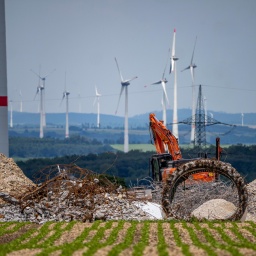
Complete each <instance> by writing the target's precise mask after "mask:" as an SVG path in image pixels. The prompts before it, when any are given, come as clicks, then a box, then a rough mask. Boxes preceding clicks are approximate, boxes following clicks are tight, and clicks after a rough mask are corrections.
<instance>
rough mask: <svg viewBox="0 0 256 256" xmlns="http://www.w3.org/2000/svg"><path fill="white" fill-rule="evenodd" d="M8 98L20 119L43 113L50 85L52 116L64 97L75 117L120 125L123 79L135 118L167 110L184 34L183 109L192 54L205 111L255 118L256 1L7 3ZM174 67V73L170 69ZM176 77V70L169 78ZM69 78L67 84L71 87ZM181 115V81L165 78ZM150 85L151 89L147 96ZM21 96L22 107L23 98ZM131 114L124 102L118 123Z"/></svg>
mask: <svg viewBox="0 0 256 256" xmlns="http://www.w3.org/2000/svg"><path fill="white" fill-rule="evenodd" d="M5 2H6V4H5V9H6V40H7V77H8V96H9V100H11V101H12V107H13V110H15V111H19V110H20V100H21V99H22V102H23V111H24V112H38V109H39V107H38V106H39V97H38V96H37V97H36V98H35V95H36V90H37V86H38V82H39V79H38V77H37V75H36V74H35V73H37V74H40V75H41V76H42V77H44V76H46V82H45V97H46V113H47V112H51V113H62V112H64V111H65V102H62V103H61V99H62V95H63V91H64V90H65V88H66V89H67V90H68V91H69V92H70V96H69V109H70V112H81V113H96V112H97V106H96V104H94V101H95V87H97V89H98V92H99V93H100V94H101V95H102V96H101V97H100V108H101V113H102V114H111V115H114V114H115V112H116V108H117V103H118V98H119V94H120V90H121V84H120V76H119V73H118V70H117V66H116V63H115V58H117V61H118V63H119V67H120V70H121V72H122V75H123V77H124V79H129V78H131V77H134V76H138V78H137V79H135V80H133V81H132V82H131V84H130V85H129V87H128V93H129V107H128V108H129V111H128V112H129V116H135V115H138V114H143V113H147V112H154V111H159V110H161V109H162V105H161V99H162V88H161V86H159V85H150V84H151V83H154V82H156V81H158V80H160V79H161V78H162V74H163V72H164V68H165V65H166V63H167V61H168V60H169V59H170V52H169V48H170V47H171V46H172V39H173V31H174V29H176V56H177V57H178V58H179V60H178V61H177V62H176V63H177V86H178V109H182V108H191V105H192V87H191V85H192V80H191V75H190V71H189V70H186V71H184V72H181V70H183V69H184V68H185V67H187V66H188V65H189V64H190V61H191V56H192V52H193V47H194V43H195V39H196V37H197V43H196V47H195V52H194V62H195V64H196V65H197V68H196V69H195V84H196V85H197V86H196V95H197V93H198V88H199V87H198V85H199V84H201V85H202V86H203V87H202V92H203V95H204V96H205V97H206V107H207V110H209V111H210V110H212V111H222V112H226V113H255V112H256V100H255V98H256V69H255V65H256V30H255V27H256V1H255V0H209V1H205V0H179V1H176V0H44V1H42V0H6V1H5ZM168 65H169V64H168ZM167 69H168V68H167ZM65 77H66V79H65ZM165 77H166V79H167V80H168V83H167V84H166V88H167V94H168V98H169V105H168V109H172V108H173V84H174V77H173V74H171V75H169V73H168V72H166V73H165ZM145 85H150V86H147V87H145ZM20 92H21V95H22V97H21V96H20ZM123 114H124V95H122V97H121V101H120V104H119V108H118V111H117V115H119V116H122V115H123Z"/></svg>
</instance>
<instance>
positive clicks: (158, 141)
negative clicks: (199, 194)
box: [149, 113, 248, 220]
mask: <svg viewBox="0 0 256 256" xmlns="http://www.w3.org/2000/svg"><path fill="white" fill-rule="evenodd" d="M149 121H150V122H149V125H150V130H151V133H152V137H153V140H154V145H155V148H156V153H157V154H154V155H152V157H151V159H150V166H151V173H152V178H153V180H154V181H155V182H157V183H158V182H159V183H160V185H162V207H163V210H164V211H165V213H166V215H167V216H175V214H176V213H177V211H176V210H177V208H175V207H177V200H176V199H175V195H176V193H178V192H177V191H179V188H181V189H182V190H184V191H185V190H187V189H189V191H192V190H190V189H191V187H192V186H198V185H199V184H205V185H207V184H208V185H210V186H208V187H209V188H210V190H211V188H214V187H216V186H218V183H219V184H221V181H222V179H223V180H229V182H230V183H231V184H233V185H232V186H233V187H236V190H235V191H236V192H234V193H236V198H237V204H236V206H237V209H236V211H235V212H234V214H232V215H231V216H230V217H229V218H228V219H229V220H239V219H241V217H242V216H243V214H244V212H245V210H246V207H247V200H248V194H247V189H246V184H245V182H244V180H243V178H242V177H241V175H240V174H239V173H238V172H237V171H236V169H235V168H233V167H232V166H231V165H230V164H229V163H225V162H222V161H220V159H219V158H220V153H221V147H220V144H219V138H217V139H216V158H211V159H210V158H206V157H204V158H201V157H199V158H194V159H183V158H182V154H181V151H180V148H179V143H178V140H177V138H176V137H175V136H174V135H173V134H172V133H171V131H169V130H168V129H167V128H166V126H165V125H164V124H163V122H162V121H161V120H158V119H157V118H156V116H155V114H153V113H151V114H150V115H149ZM211 182H212V184H210V183H211ZM180 186H181V187H180ZM190 193H192V192H190ZM178 195H179V194H178ZM182 197H183V194H182ZM175 200H176V201H175ZM175 202H176V206H175V207H174V205H175ZM180 203H181V201H179V200H178V208H179V209H180V205H179V204H180ZM176 216H177V214H176Z"/></svg>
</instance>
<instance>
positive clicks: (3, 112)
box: [0, 0, 9, 157]
mask: <svg viewBox="0 0 256 256" xmlns="http://www.w3.org/2000/svg"><path fill="white" fill-rule="evenodd" d="M0 153H2V154H4V155H5V156H7V157H9V137H8V96H7V62H6V33H5V0H0Z"/></svg>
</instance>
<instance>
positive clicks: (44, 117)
mask: <svg viewBox="0 0 256 256" xmlns="http://www.w3.org/2000/svg"><path fill="white" fill-rule="evenodd" d="M55 70H56V69H53V70H52V71H51V72H50V73H48V74H47V75H46V76H44V77H43V76H41V75H40V69H39V74H37V73H36V72H34V71H33V70H32V69H31V72H33V73H34V74H35V75H36V76H38V77H39V79H40V80H42V83H43V84H42V87H43V89H45V80H46V77H47V76H49V75H50V74H52V73H53V72H54V71H55ZM42 92H43V94H42V98H43V100H42V112H43V126H44V127H45V126H46V116H45V90H43V91H42Z"/></svg>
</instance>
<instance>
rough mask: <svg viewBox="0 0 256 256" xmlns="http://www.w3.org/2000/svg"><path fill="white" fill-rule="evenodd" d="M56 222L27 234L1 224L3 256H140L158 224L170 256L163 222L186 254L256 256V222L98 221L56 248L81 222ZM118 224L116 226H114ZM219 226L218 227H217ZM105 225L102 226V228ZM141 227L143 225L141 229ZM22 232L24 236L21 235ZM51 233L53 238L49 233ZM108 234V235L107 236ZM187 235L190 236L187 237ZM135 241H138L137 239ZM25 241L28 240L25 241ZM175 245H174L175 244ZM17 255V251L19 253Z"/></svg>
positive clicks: (161, 251) (161, 250)
mask: <svg viewBox="0 0 256 256" xmlns="http://www.w3.org/2000/svg"><path fill="white" fill-rule="evenodd" d="M52 223H53V222H48V223H45V224H44V225H42V226H41V227H40V228H39V226H38V227H35V226H33V227H31V228H30V229H28V230H27V231H24V229H23V228H24V227H25V226H26V225H29V224H30V223H28V222H22V223H19V222H8V223H0V241H1V242H0V256H5V255H7V254H9V253H11V252H14V251H20V250H23V249H40V250H41V252H39V253H37V255H39V256H44V255H54V254H55V253H57V251H60V252H61V255H72V254H73V253H74V252H75V251H78V250H80V249H84V248H86V249H87V250H86V252H85V253H84V255H97V252H98V250H100V249H105V248H108V255H111V256H115V255H119V254H120V253H121V252H123V251H125V252H126V253H127V255H133V256H139V255H143V253H144V252H145V248H146V247H147V246H152V244H151V242H150V240H149V238H150V234H149V232H150V230H151V229H152V227H151V229H150V225H151V224H153V223H156V230H155V232H156V234H157V243H156V246H155V249H156V251H157V252H158V255H160V256H165V255H166V256H167V255H168V250H171V249H172V248H171V245H169V244H168V243H167V240H166V238H165V235H164V232H163V231H164V230H163V223H167V224H169V228H170V231H169V232H171V233H172V236H173V242H174V244H175V246H176V247H177V248H180V251H181V252H182V254H183V255H193V253H192V251H191V246H192V245H193V246H194V247H196V248H198V249H200V250H202V251H204V252H205V254H206V255H218V251H217V250H218V249H220V250H222V251H223V252H225V253H226V254H230V255H243V254H242V252H241V251H240V250H241V249H249V250H251V251H254V252H255V254H256V245H255V243H254V241H255V238H256V232H255V227H256V224H255V223H253V222H247V223H248V226H243V227H241V226H240V223H239V222H228V223H230V224H231V227H229V228H227V227H226V226H225V223H226V222H210V221H205V222H203V223H205V224H206V227H202V226H201V222H197V221H193V222H190V223H189V224H188V223H187V222H185V221H182V222H178V221H142V222H138V221H129V223H130V226H129V228H128V229H127V230H125V229H124V227H125V226H124V224H125V223H126V221H123V220H120V221H107V222H102V221H95V222H94V223H91V224H90V225H88V227H85V228H84V230H83V231H82V233H81V234H80V235H78V236H77V237H76V238H75V239H74V240H73V241H71V242H69V243H62V244H60V245H56V241H57V240H58V241H59V239H60V238H61V236H62V234H63V232H70V231H71V229H72V228H73V227H74V225H75V224H76V223H78V222H76V221H72V222H69V223H68V224H67V225H66V226H64V224H65V222H57V223H56V224H55V226H54V227H53V228H52V229H51V230H50V225H51V224H52ZM114 223H115V226H114ZM176 223H178V224H179V225H181V226H182V228H183V231H182V232H181V231H180V229H179V228H178V227H177V226H176V225H175V224H176ZM215 223H218V226H216V225H215ZM100 224H103V225H100ZM138 225H140V226H138ZM21 230H23V233H22V232H21V233H20V234H19V232H20V231H21ZM227 230H229V232H232V233H233V235H234V236H235V237H236V239H235V241H234V240H233V239H232V237H230V235H229V234H228V233H227ZM243 230H247V231H249V233H250V234H251V235H252V237H253V238H254V240H253V239H247V238H246V236H244V235H243V233H242V232H243ZM91 231H93V232H94V234H93V236H92V237H91V238H90V239H87V237H88V235H89V234H92V233H90V232H91ZM121 231H122V232H123V236H122V237H121V239H122V240H121V242H120V243H116V241H117V238H118V236H120V232H121ZM50 232H51V235H50V236H48V235H49V233H50ZM106 232H108V236H107V237H105V235H106ZM183 232H186V234H187V237H189V240H190V241H189V242H187V241H186V239H187V238H185V237H184V233H183ZM214 233H216V234H217V235H218V236H219V237H221V240H216V239H215V238H214V237H215V236H214ZM12 235H13V240H8V241H10V242H5V241H4V239H3V240H1V238H4V237H8V236H12ZM202 237H204V239H203V240H202ZM135 238H136V239H135ZM22 241H25V243H24V242H22ZM172 246H173V245H172ZM17 253H18V252H17Z"/></svg>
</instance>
